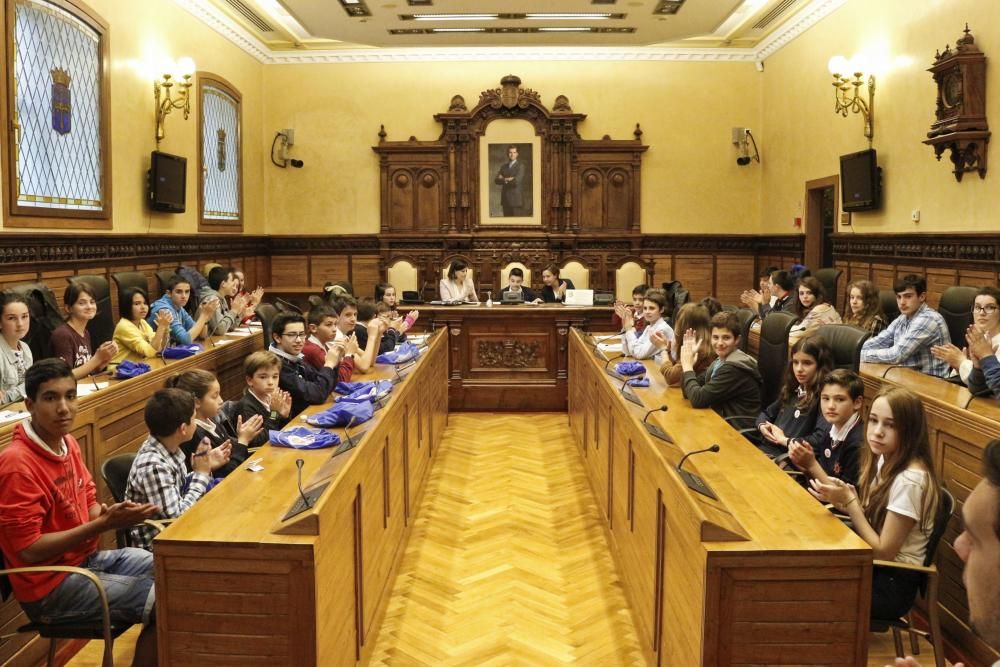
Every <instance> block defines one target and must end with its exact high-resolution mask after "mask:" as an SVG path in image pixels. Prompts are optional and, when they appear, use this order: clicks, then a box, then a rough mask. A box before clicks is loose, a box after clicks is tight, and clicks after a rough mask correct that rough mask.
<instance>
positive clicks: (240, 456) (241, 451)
mask: <svg viewBox="0 0 1000 667" xmlns="http://www.w3.org/2000/svg"><path fill="white" fill-rule="evenodd" d="M212 423H214V424H215V433H214V434H213V433H212V432H211V431H209V430H207V429H205V428H204V427H203V426H201V425H200V424H198V425H197V426H195V429H194V437H192V438H191V439H190V440H188V441H187V442H185V443H182V444H181V449H182V450H183V451H184V465H186V466H187V469H188V472H191V457H192V456H193V455H194V453H195V452H196V451H197V450H198V445H199V444H200V443H201V440H202V438H208V440H209V442H211V443H212V449H215V448H216V447H218V446H219V445H221V444H222V443H224V442H225V441H226V440H228V441H229V442H230V443H231V444H232V445H233V449H232V453H231V454H230V456H229V462H228V463H226V465H224V466H222V467H221V468H219V469H218V470H215V471H213V472H212V476H213V477H225V476H226V475H228V474H229V473H231V472H232V471H234V470H236V469H237V468H239V467H240V464H241V463H243V462H244V461H246V460H247V457H248V456H249V452H248V451H247V446H246V445H241V444H240V443H239V442H237V440H236V438H237V433H236V427H235V426H232V425H230V423H229V421H228V420H227V419H226V414H225V413H224V412H220V413H219V414H217V415H216V416H215V418H214V419H212Z"/></svg>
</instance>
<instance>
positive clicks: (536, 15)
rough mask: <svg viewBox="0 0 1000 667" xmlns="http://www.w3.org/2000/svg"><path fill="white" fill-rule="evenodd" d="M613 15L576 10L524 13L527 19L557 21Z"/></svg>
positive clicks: (609, 16)
mask: <svg viewBox="0 0 1000 667" xmlns="http://www.w3.org/2000/svg"><path fill="white" fill-rule="evenodd" d="M611 17H612V15H611V14H608V13H598V12H576V13H572V12H566V13H551V14H548V13H542V12H536V13H532V14H525V15H524V18H526V19H541V20H545V19H552V20H556V21H561V20H584V19H598V20H601V19H609V18H611ZM622 18H624V16H622Z"/></svg>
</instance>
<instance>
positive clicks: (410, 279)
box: [385, 259, 420, 297]
mask: <svg viewBox="0 0 1000 667" xmlns="http://www.w3.org/2000/svg"><path fill="white" fill-rule="evenodd" d="M385 273H386V279H387V280H388V281H389V284H390V285H392V286H393V287H395V288H396V296H397V297H398V296H399V295H400V294H402V293H403V292H404V291H405V292H415V291H416V290H418V289H420V281H419V274H418V271H417V267H415V266H414V265H413V264H411V263H410V262H409V261H408V260H405V259H398V260H396V261H395V262H393V263H392V264H391V265H390V266H389V268H388V269H386V272H385Z"/></svg>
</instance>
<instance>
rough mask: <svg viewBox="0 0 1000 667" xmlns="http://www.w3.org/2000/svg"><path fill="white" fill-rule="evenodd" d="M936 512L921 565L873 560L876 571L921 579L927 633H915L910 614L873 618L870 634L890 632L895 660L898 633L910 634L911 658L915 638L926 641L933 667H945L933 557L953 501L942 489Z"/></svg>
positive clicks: (899, 643) (900, 653) (898, 652)
mask: <svg viewBox="0 0 1000 667" xmlns="http://www.w3.org/2000/svg"><path fill="white" fill-rule="evenodd" d="M938 498H939V502H938V511H937V515H936V516H935V517H934V528H933V529H932V530H931V534H930V537H929V538H928V540H927V553H926V555H925V556H924V564H923V565H922V566H921V565H912V564H910V563H899V562H897V561H885V560H875V562H874V566H875V567H882V568H890V569H895V570H903V571H906V572H919V573H921V574H923V575H924V581H923V582H922V583H921V586H920V595H921V597H923V598H924V600H925V601H926V603H927V617H928V621H929V625H930V631H929V632H927V631H923V630H918V629H916V628H914V627H913V623H912V622H911V620H910V614H906V615H905V616H903V617H902V618H873V619H871V626H870V629H871V631H872V632H885V631H886V630H890V629H891V630H892V636H893V640H894V642H895V644H896V656H897V657H899V658H902V657H903V655H904V651H903V639H902V637H901V635H900V633H901V632H908V633H909V634H910V644H911V647H910V651H911V652H912V653H914V654H916V653H917V652H918V645H917V638H916V635H921V636H923V637H926V638H927V639H928V640H929V641H930V642H931V646H933V647H934V664H935V665H936V667H944V665H945V660H944V643H943V641H942V637H941V619H940V614H939V612H938V570H937V566H936V565H935V564H934V556H935V554H936V553H937V547H938V544H940V543H941V538H942V537H943V536H944V532H945V530H946V529H947V528H948V521H949V519H951V515H952V513H953V512H954V511H955V497H954V496H953V495H951V492H949V491H948V489H946V488H944V487H943V486H942V487H941V488H940V489H939V491H938Z"/></svg>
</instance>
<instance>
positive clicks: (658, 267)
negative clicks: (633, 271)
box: [650, 255, 674, 287]
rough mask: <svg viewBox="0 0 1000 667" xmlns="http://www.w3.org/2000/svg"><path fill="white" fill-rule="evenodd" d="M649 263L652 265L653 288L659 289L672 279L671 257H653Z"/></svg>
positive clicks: (672, 259) (672, 263) (672, 264)
mask: <svg viewBox="0 0 1000 667" xmlns="http://www.w3.org/2000/svg"><path fill="white" fill-rule="evenodd" d="M650 261H651V262H652V264H653V281H652V285H653V287H659V286H660V285H662V284H663V283H667V282H670V281H671V280H673V279H674V258H673V256H672V255H653V256H652V257H650Z"/></svg>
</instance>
